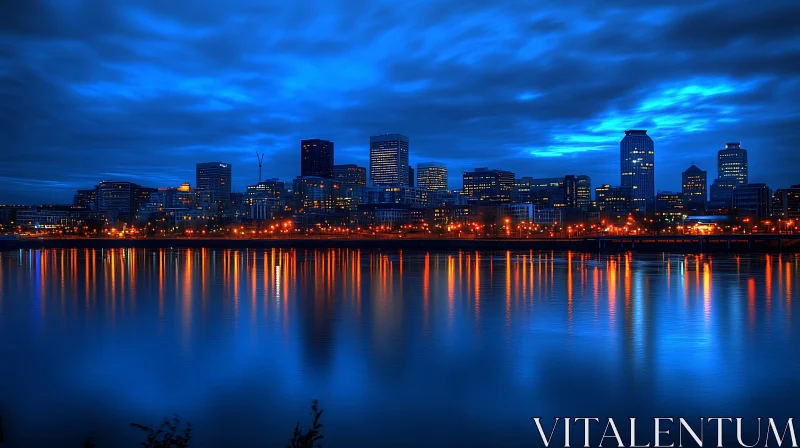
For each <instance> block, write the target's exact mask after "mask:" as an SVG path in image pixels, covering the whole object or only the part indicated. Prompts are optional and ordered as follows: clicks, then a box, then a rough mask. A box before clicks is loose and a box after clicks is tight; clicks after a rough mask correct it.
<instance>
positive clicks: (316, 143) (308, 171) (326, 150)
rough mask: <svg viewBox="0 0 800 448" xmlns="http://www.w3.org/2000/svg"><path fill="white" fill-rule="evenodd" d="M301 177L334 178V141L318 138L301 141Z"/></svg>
mask: <svg viewBox="0 0 800 448" xmlns="http://www.w3.org/2000/svg"><path fill="white" fill-rule="evenodd" d="M300 177H324V178H326V179H332V178H333V142H331V141H328V140H320V139H318V138H314V139H309V140H301V141H300Z"/></svg>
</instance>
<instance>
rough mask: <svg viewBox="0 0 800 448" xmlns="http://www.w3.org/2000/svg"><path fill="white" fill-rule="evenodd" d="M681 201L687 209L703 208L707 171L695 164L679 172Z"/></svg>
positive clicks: (706, 196) (704, 204)
mask: <svg viewBox="0 0 800 448" xmlns="http://www.w3.org/2000/svg"><path fill="white" fill-rule="evenodd" d="M681 185H682V186H683V190H682V193H683V203H684V206H685V207H686V208H687V209H689V210H703V209H705V207H706V200H707V199H708V173H707V172H706V171H703V170H701V169H700V168H698V167H696V166H695V165H692V166H690V167H689V168H687V169H686V171H684V172H683V173H682V174H681Z"/></svg>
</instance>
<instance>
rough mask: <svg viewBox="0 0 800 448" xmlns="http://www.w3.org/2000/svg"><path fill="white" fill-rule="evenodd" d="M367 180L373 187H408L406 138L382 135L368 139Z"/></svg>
mask: <svg viewBox="0 0 800 448" xmlns="http://www.w3.org/2000/svg"><path fill="white" fill-rule="evenodd" d="M369 179H370V181H371V182H372V185H375V186H378V185H389V186H409V179H408V137H406V136H405V135H401V134H384V135H374V136H372V137H370V138H369Z"/></svg>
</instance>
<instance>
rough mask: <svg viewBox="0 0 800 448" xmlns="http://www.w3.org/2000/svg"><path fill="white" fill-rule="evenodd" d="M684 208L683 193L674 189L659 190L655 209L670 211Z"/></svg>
mask: <svg viewBox="0 0 800 448" xmlns="http://www.w3.org/2000/svg"><path fill="white" fill-rule="evenodd" d="M683 209H684V196H683V193H677V192H674V191H661V192H659V193H658V196H657V197H656V211H658V212H672V211H676V210H683Z"/></svg>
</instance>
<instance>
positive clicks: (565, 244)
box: [0, 234, 800, 253]
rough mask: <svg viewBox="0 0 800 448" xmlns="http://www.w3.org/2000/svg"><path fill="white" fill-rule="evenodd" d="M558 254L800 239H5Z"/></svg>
mask: <svg viewBox="0 0 800 448" xmlns="http://www.w3.org/2000/svg"><path fill="white" fill-rule="evenodd" d="M126 248H130V249H167V248H169V249H202V248H206V249H272V248H276V249H367V250H483V251H498V250H537V251H539V250H557V251H576V252H609V253H614V252H628V251H632V252H650V253H652V252H671V253H800V235H766V234H765V235H720V236H636V237H631V236H616V237H584V238H530V239H524V238H523V239H515V238H477V239H455V238H308V237H305V238H274V239H225V238H148V239H144V238H142V239H127V238H126V239H112V238H43V239H19V240H0V251H3V250H5V251H8V250H36V249H126Z"/></svg>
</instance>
